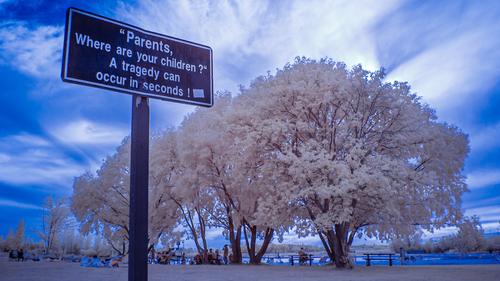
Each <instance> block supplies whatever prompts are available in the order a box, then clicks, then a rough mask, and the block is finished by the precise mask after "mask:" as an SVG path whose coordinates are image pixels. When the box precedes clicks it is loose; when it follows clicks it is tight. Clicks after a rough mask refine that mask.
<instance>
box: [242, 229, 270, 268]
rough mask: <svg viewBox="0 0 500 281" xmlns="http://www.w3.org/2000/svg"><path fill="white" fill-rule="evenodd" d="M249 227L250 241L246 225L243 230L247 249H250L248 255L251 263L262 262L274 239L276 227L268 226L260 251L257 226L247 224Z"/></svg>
mask: <svg viewBox="0 0 500 281" xmlns="http://www.w3.org/2000/svg"><path fill="white" fill-rule="evenodd" d="M247 226H248V228H249V229H250V242H248V236H247V232H246V226H243V231H244V235H245V242H246V246H247V251H248V256H249V257H250V264H260V262H261V261H262V257H263V256H264V254H265V253H266V251H267V247H268V246H269V243H270V242H271V240H272V239H273V235H274V229H272V228H269V227H268V228H266V231H265V234H264V240H263V241H262V245H261V246H260V249H259V251H258V252H257V243H256V240H257V226H255V225H254V226H250V225H247Z"/></svg>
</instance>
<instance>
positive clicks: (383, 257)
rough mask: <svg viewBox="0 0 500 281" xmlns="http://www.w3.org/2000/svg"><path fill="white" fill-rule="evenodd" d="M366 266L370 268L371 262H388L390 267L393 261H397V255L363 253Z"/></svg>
mask: <svg viewBox="0 0 500 281" xmlns="http://www.w3.org/2000/svg"><path fill="white" fill-rule="evenodd" d="M363 255H365V260H366V266H371V262H372V261H389V266H392V264H393V261H394V260H396V259H397V254H393V253H371V254H370V253H365V254H363Z"/></svg>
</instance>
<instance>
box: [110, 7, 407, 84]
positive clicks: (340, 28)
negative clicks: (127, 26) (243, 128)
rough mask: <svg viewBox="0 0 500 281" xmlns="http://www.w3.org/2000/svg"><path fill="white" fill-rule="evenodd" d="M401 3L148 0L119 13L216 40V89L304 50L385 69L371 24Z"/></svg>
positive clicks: (155, 28)
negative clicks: (380, 59)
mask: <svg viewBox="0 0 500 281" xmlns="http://www.w3.org/2000/svg"><path fill="white" fill-rule="evenodd" d="M398 2H399V1H385V2H384V3H383V4H382V3H378V2H377V3H376V2H373V1H355V2H354V1H307V2H303V1H291V2H277V1H238V2H233V3H230V2H221V1H202V2H200V1H151V0H143V1H139V3H138V4H137V5H136V4H134V5H133V6H127V5H122V6H121V8H119V9H118V12H117V14H118V16H119V17H120V18H122V19H123V20H124V21H127V22H131V23H133V24H136V25H138V26H141V27H144V28H146V29H149V30H153V31H157V32H160V33H164V34H167V35H171V36H175V37H180V38H184V39H188V40H191V41H195V42H199V43H203V44H207V45H209V46H211V47H212V48H213V50H214V67H215V69H214V75H215V77H214V81H215V88H216V89H229V90H231V91H234V90H235V89H237V87H238V85H240V84H247V83H248V82H249V81H250V79H253V78H255V77H256V76H258V75H262V74H265V72H266V71H267V70H274V69H275V68H276V67H281V66H283V65H284V64H285V63H286V62H289V61H292V60H293V59H294V57H295V56H298V55H304V56H310V57H313V58H321V57H325V56H330V57H332V58H334V59H336V60H343V61H345V62H347V63H348V64H357V63H363V65H365V66H367V67H368V68H372V69H373V68H378V67H379V63H378V60H377V57H376V47H375V43H374V37H375V36H376V35H375V34H374V33H373V32H372V27H373V26H374V25H375V24H376V23H377V22H378V21H379V20H381V19H382V18H383V17H384V16H385V15H386V14H388V13H389V12H390V11H392V10H393V9H395V8H397V6H398ZM165 11H168V16H165ZM347 27H348V28H347Z"/></svg>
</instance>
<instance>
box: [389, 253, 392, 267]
mask: <svg viewBox="0 0 500 281" xmlns="http://www.w3.org/2000/svg"><path fill="white" fill-rule="evenodd" d="M389 266H392V254H389Z"/></svg>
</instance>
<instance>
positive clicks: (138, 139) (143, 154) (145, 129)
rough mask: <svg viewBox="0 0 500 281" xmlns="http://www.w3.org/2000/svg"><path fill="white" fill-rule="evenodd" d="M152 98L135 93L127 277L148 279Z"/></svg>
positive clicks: (133, 101)
mask: <svg viewBox="0 0 500 281" xmlns="http://www.w3.org/2000/svg"><path fill="white" fill-rule="evenodd" d="M148 103H149V100H148V98H146V97H142V96H139V95H137V96H132V134H131V135H132V137H131V149H130V200H129V201H130V212H129V231H130V233H129V241H130V243H129V259H128V280H129V281H136V280H148V265H147V262H148V175H149V166H148V158H149V104H148Z"/></svg>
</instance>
